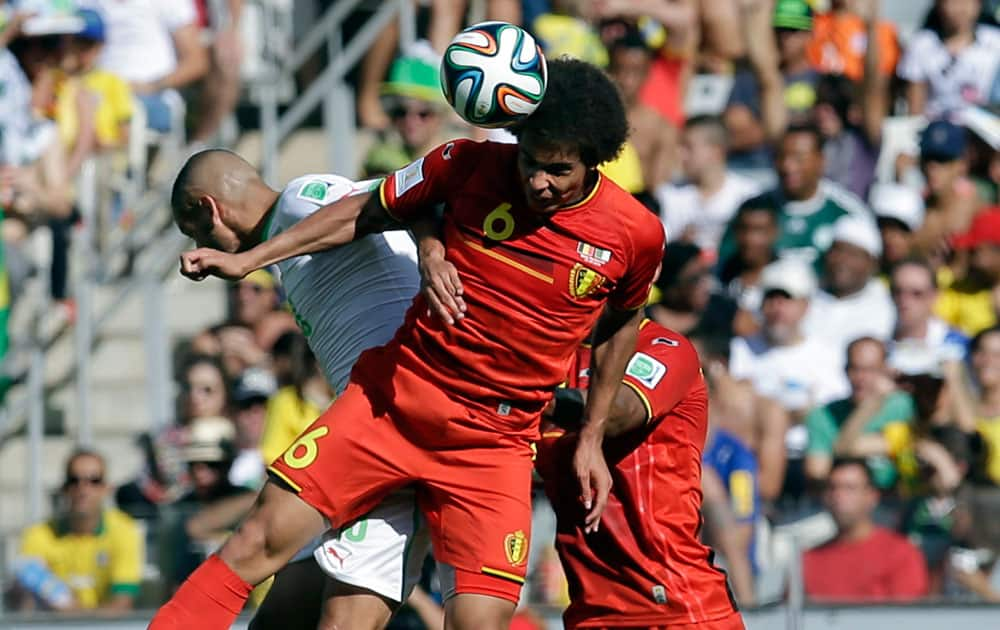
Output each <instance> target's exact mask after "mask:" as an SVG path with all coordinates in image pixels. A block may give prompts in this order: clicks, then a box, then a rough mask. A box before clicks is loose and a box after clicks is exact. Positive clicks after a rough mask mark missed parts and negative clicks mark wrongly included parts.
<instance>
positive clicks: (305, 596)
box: [249, 556, 328, 630]
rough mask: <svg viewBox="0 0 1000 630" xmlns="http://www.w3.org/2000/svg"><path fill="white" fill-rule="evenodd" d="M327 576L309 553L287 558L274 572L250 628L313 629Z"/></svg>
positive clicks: (258, 629) (318, 615)
mask: <svg viewBox="0 0 1000 630" xmlns="http://www.w3.org/2000/svg"><path fill="white" fill-rule="evenodd" d="M327 579H328V578H327V577H326V574H325V573H323V570H322V569H320V568H319V565H317V564H316V562H315V561H314V560H313V559H312V556H309V557H307V558H305V559H303V560H298V561H293V562H290V563H289V564H288V566H286V567H285V568H283V569H281V570H280V571H278V573H276V574H275V576H274V584H272V585H271V590H269V591H268V592H267V596H265V597H264V601H263V602H261V604H260V606H259V607H258V608H257V612H256V613H255V614H254V617H253V619H252V620H251V621H250V626H249V629H250V630H316V627H317V625H318V624H319V620H320V611H321V609H322V607H323V596H324V592H325V588H326V582H327Z"/></svg>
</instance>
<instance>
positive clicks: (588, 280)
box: [569, 263, 604, 300]
mask: <svg viewBox="0 0 1000 630" xmlns="http://www.w3.org/2000/svg"><path fill="white" fill-rule="evenodd" d="M603 284H604V276H602V275H601V274H599V273H597V272H596V271H594V270H593V269H588V268H587V267H584V266H583V265H581V264H579V263H577V264H575V265H573V268H572V269H570V272H569V294H570V295H572V296H573V297H574V298H576V299H577V300H579V299H582V298H585V297H587V296H588V295H591V294H592V293H594V292H595V291H597V290H598V289H600V288H601V286H602V285H603Z"/></svg>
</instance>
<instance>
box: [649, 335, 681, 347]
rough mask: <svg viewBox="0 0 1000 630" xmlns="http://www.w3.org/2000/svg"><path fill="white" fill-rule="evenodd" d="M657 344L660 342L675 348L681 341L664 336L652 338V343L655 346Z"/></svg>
mask: <svg viewBox="0 0 1000 630" xmlns="http://www.w3.org/2000/svg"><path fill="white" fill-rule="evenodd" d="M658 344H662V345H664V346H668V347H670V348H676V347H677V346H679V345H681V342H679V341H676V340H674V339H667V338H666V337H657V338H656V339H654V340H653V345H654V346H655V345H658Z"/></svg>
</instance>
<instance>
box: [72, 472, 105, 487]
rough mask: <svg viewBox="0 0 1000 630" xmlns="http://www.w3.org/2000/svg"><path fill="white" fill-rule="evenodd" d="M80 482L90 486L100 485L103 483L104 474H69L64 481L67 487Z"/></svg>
mask: <svg viewBox="0 0 1000 630" xmlns="http://www.w3.org/2000/svg"><path fill="white" fill-rule="evenodd" d="M80 484H87V485H90V486H100V485H103V484H104V475H90V476H87V475H70V476H68V477H66V483H65V484H64V485H65V486H66V487H67V488H72V487H73V486H78V485H80Z"/></svg>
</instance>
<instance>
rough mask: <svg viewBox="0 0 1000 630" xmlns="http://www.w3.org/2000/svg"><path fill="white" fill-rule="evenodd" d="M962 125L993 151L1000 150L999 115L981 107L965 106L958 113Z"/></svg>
mask: <svg viewBox="0 0 1000 630" xmlns="http://www.w3.org/2000/svg"><path fill="white" fill-rule="evenodd" d="M959 120H961V121H962V126H963V127H965V128H966V129H967V130H969V132H970V133H972V134H973V135H975V136H978V137H979V138H980V139H981V140H982V141H983V142H985V143H986V144H988V145H989V146H990V148H992V149H993V150H994V151H1000V116H997V115H996V114H995V113H993V112H991V111H989V110H986V109H983V108H982V107H972V106H969V107H966V108H965V109H963V110H962V111H961V112H960V114H959Z"/></svg>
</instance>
